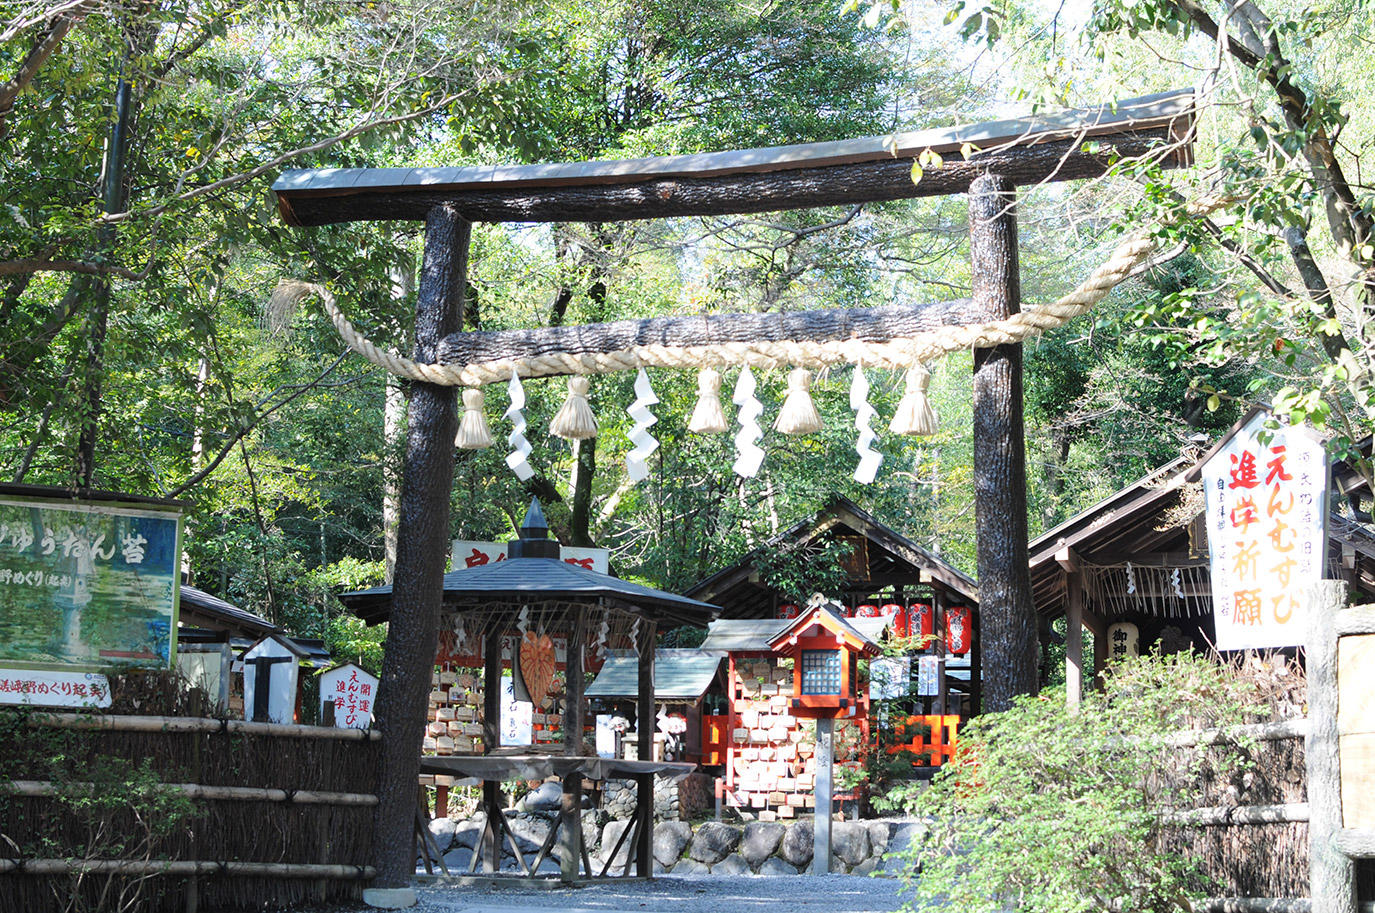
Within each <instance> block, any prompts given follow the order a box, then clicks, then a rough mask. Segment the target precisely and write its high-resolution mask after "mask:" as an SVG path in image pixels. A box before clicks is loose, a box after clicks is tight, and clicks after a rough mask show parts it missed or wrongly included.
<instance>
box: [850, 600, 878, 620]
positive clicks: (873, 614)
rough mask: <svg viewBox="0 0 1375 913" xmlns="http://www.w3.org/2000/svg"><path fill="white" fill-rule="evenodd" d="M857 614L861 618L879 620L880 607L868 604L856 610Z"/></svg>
mask: <svg viewBox="0 0 1375 913" xmlns="http://www.w3.org/2000/svg"><path fill="white" fill-rule="evenodd" d="M855 614H856V615H858V616H859V617H860V618H878V606H876V605H870V604H869V603H867V602H866V603H865V604H864V605H862V606H860V607H859V608H858V609H856V610H855Z"/></svg>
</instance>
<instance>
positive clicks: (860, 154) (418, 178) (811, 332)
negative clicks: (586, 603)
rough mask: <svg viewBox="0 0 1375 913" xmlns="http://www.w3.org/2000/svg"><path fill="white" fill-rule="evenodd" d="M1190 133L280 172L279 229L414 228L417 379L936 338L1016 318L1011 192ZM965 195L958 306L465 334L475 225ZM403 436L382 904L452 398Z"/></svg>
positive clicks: (987, 618) (409, 812) (1012, 494)
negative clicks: (674, 349) (545, 359)
mask: <svg viewBox="0 0 1375 913" xmlns="http://www.w3.org/2000/svg"><path fill="white" fill-rule="evenodd" d="M1193 119H1194V96H1193V92H1192V91H1191V90H1186V91H1182V92H1171V93H1166V94H1162V95H1155V96H1149V97H1146V98H1140V99H1133V100H1130V101H1123V102H1118V103H1116V104H1112V105H1107V106H1103V107H1101V108H1095V109H1086V110H1075V111H1067V112H1062V113H1058V114H1054V115H1048V116H1039V117H1032V118H1026V119H1018V120H1004V121H996V122H992V123H985V124H977V125H972V126H966V127H956V128H951V129H942V130H927V131H920V132H915V133H900V134H896V135H890V136H885V137H871V138H867V139H855V140H844V141H839V142H826V143H810V144H804V145H795V146H781V147H773V148H764V149H750V150H743V151H735V152H719V153H706V154H701V155H685V156H670V157H660V158H647V159H636V160H631V161H614V162H575V163H568V164H551V165H525V166H512V167H504V166H494V167H463V168H363V169H319V170H310V171H293V172H287V173H285V174H283V175H282V177H281V178H280V179H279V180H278V181H277V182H276V184H275V185H274V186H273V189H274V190H275V191H276V193H277V198H278V205H279V208H280V211H281V214H282V217H283V218H284V219H285V220H286V221H287V222H288V223H289V224H292V225H297V226H313V225H325V224H330V223H340V222H352V221H361V220H377V221H390V220H397V219H402V220H424V222H425V252H424V259H423V265H422V270H421V276H420V284H419V291H418V296H417V301H416V318H415V337H416V340H415V351H414V360H415V361H417V362H421V363H437V362H442V363H447V364H454V365H460V366H461V365H463V364H472V363H475V362H485V361H492V360H499V359H502V358H511V357H517V358H518V357H527V356H529V355H531V354H540V353H547V352H550V351H563V352H572V353H584V354H586V353H596V352H599V351H617V350H620V349H623V348H624V347H625V344H626V343H627V341H631V342H634V341H636V340H639V343H638V344H644V342H645V341H649V342H652V343H653V344H657V345H680V346H683V345H703V344H711V343H714V342H728V341H737V340H738V338H739V334H744V335H745V336H746V337H752V336H758V337H760V338H766V339H788V338H793V339H798V338H812V339H815V338H818V334H820V338H826V339H846V338H859V339H865V340H867V341H884V340H888V339H893V338H901V337H904V336H907V335H910V334H911V333H913V332H915V331H918V330H922V329H932V328H936V327H940V326H944V325H955V324H967V323H976V322H992V321H997V320H1001V319H1004V318H1006V317H1007V316H1008V315H1010V314H1013V313H1015V312H1017V311H1018V310H1019V309H1020V282H1019V275H1018V255H1017V225H1016V188H1017V187H1018V186H1026V185H1035V184H1040V183H1046V182H1051V181H1067V180H1076V179H1082V178H1091V177H1097V176H1100V175H1102V174H1104V173H1105V172H1106V171H1107V170H1108V168H1109V167H1110V166H1111V165H1112V163H1114V162H1118V161H1121V160H1124V159H1153V160H1155V161H1158V162H1159V163H1160V164H1161V165H1162V166H1163V167H1183V166H1187V165H1188V164H1190V163H1191V160H1192V142H1193ZM927 150H930V151H934V152H936V153H939V154H941V155H942V156H943V158H944V160H945V161H944V164H942V165H941V166H940V167H938V168H931V169H927V171H926V173H925V175H924V176H923V177H922V179H921V180H920V182H918V183H913V180H912V163H913V161H914V160H916V159H917V158H918V156H920V155H921V154H922V153H923V152H925V151H927ZM968 153H972V154H968ZM965 154H968V155H967V157H965ZM966 192H967V193H969V195H970V200H969V218H970V236H971V244H970V246H971V257H972V261H973V263H972V276H973V294H972V297H971V298H970V299H969V300H965V301H957V302H946V303H942V304H938V305H931V306H918V307H911V308H906V307H901V308H899V307H889V308H873V309H868V310H865V311H855V312H849V313H848V314H846V313H845V312H840V313H837V312H829V313H830V315H831V316H830V317H829V318H827V319H823V320H820V321H817V323H818V325H817V326H813V325H811V324H810V323H809V322H808V321H807V320H806V319H805V318H806V315H802V318H803V319H801V320H799V318H798V315H779V314H771V315H749V316H748V317H746V316H745V315H739V317H738V318H735V317H731V316H722V317H717V318H713V319H711V320H704V319H703V318H701V317H697V318H677V319H667V320H657V321H621V322H619V323H617V324H614V325H604V326H601V327H598V326H592V327H571V328H563V329H559V330H556V329H548V328H546V329H542V330H517V331H509V332H489V333H464V332H462V329H463V328H462V326H461V322H462V314H463V307H462V296H463V292H464V289H465V287H466V272H467V261H468V246H469V238H470V233H471V224H472V223H473V222H475V221H487V222H501V221H515V222H570V221H596V222H609V221H624V220H632V219H652V218H667V217H673V216H700V215H722V214H739V213H752V212H770V211H777V210H784V209H802V208H809V207H816V206H835V205H854V204H858V203H867V202H875V201H880V200H895V199H904V198H913V197H923V196H937V195H945V194H953V193H966ZM817 313H825V312H817ZM798 333H807V334H808V335H807V336H803V337H799V336H798V335H797V334H798ZM1021 358H1022V355H1021V346H1020V345H1003V346H995V347H992V348H980V349H976V350H975V353H974V391H973V396H974V477H975V517H976V519H975V526H976V532H977V537H978V543H977V555H978V574H979V590H980V597H981V599H980V603H981V606H982V610H983V611H982V615H983V619H984V621H983V624H984V631H983V640H984V643H985V644H986V645H987V648H986V649H985V650H984V652H983V658H982V675H983V679H984V685H985V692H984V699H985V701H986V704H985V706H986V707H988V708H989V709H991V710H999V709H1003V708H1005V707H1006V706H1007V705H1008V702H1009V701H1010V699H1011V698H1012V697H1013V696H1014V695H1016V694H1020V693H1026V692H1031V691H1033V690H1035V688H1036V662H1037V631H1036V619H1035V613H1034V609H1033V606H1032V601H1031V593H1030V584H1029V581H1028V573H1027V571H1028V568H1027V519H1026V467H1025V455H1024V440H1023V428H1022V372H1021ZM542 373H545V374H556V373H560V372H559V371H557V370H550V371H544V372H542ZM408 422H409V424H408V431H407V442H406V450H405V464H404V469H403V479H402V486H403V487H402V499H401V512H400V526H399V530H398V538H397V556H396V569H395V583H394V585H393V596H392V599H393V602H392V624H391V625H390V627H389V630H388V634H387V641H386V652H385V657H384V660H383V673H382V684H381V685H380V693H379V701H378V703H377V717H378V719H379V722H380V725H381V726H382V727H383V729H384V733H385V738H384V740H383V751H382V753H383V758H382V766H381V774H380V778H381V782H380V784H379V788H378V797H379V799H380V805H379V806H378V814H377V819H376V828H375V832H374V837H373V846H374V856H375V859H376V867H377V877H376V878H375V880H374V882H373V884H374V886H375V887H380V888H394V887H402V886H405V885H406V884H408V882H409V879H410V876H411V863H412V859H411V841H410V833H411V828H412V826H413V822H414V813H415V802H416V793H415V782H416V777H417V775H418V770H419V759H420V747H421V741H422V739H423V730H424V725H425V713H424V711H425V706H426V695H427V691H428V689H429V677H428V676H427V675H425V676H422V675H417V674H415V670H416V669H418V668H422V669H423V668H428V666H429V664H430V662H431V661H432V659H433V657H434V653H435V645H436V638H437V630H436V628H437V617H438V613H439V606H440V602H441V593H442V577H443V574H444V555H445V550H446V548H447V545H448V532H449V496H450V489H451V487H452V481H453V452H454V436H455V433H456V430H457V424H458V422H457V416H456V412H455V388H454V387H453V386H440V385H436V384H431V383H417V384H416V386H415V388H414V390H413V392H412V395H411V400H410V412H409V420H408ZM645 858H648V856H647V855H646V857H645ZM643 874H648V873H647V872H646V873H643Z"/></svg>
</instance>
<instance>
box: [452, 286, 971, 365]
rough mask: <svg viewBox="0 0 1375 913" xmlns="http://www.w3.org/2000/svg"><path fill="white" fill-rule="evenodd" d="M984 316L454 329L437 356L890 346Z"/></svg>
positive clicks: (458, 360)
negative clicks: (737, 346) (660, 348)
mask: <svg viewBox="0 0 1375 913" xmlns="http://www.w3.org/2000/svg"><path fill="white" fill-rule="evenodd" d="M984 319H988V315H980V314H979V313H977V312H976V311H975V309H974V306H973V304H972V303H971V301H970V300H969V299H968V298H961V299H958V300H955V301H940V302H932V303H930V304H919V305H887V306H884V307H873V308H828V309H818V310H810V311H791V312H787V313H768V314H740V313H727V314H701V315H692V316H674V317H648V318H641V319H637V320H617V321H613V322H610V323H590V324H583V325H581V326H557V327H538V328H535V329H521V330H486V331H475V332H467V333H455V334H453V335H451V336H448V337H446V338H445V339H443V340H442V341H441V342H440V344H439V352H438V354H439V358H438V361H439V362H440V363H441V364H446V365H454V366H464V365H481V364H490V363H493V362H503V361H512V362H526V361H528V360H531V359H538V358H543V357H545V356H553V355H564V356H572V357H575V358H576V357H578V356H584V355H604V354H609V353H613V352H626V351H630V350H634V349H636V348H639V347H645V346H663V347H667V348H678V349H687V348H692V347H694V346H726V345H730V344H731V343H741V344H748V345H754V346H757V345H759V344H760V343H796V344H806V343H824V342H834V341H841V340H858V341H860V342H871V343H886V342H889V341H891V340H895V339H911V338H913V337H915V336H918V335H920V334H923V333H931V332H934V331H936V330H939V329H941V328H942V327H946V326H959V325H962V324H969V323H974V322H977V321H980V320H984ZM875 366H876V367H882V366H883V365H875ZM521 373H522V374H523V375H526V376H531V375H543V376H553V375H558V374H564V373H571V372H568V371H565V370H559V369H557V368H552V369H545V370H539V371H531V372H528V373H527V371H526V370H524V369H523V370H522V371H521Z"/></svg>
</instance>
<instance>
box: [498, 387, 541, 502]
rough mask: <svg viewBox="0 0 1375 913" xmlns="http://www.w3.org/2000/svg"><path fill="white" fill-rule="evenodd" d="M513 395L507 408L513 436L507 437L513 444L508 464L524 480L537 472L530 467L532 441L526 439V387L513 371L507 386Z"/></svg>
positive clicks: (508, 455)
mask: <svg viewBox="0 0 1375 913" xmlns="http://www.w3.org/2000/svg"><path fill="white" fill-rule="evenodd" d="M506 390H507V392H508V393H509V394H510V396H511V406H510V408H508V409H507V410H506V415H505V416H504V417H505V418H508V419H510V420H511V436H510V437H508V438H507V439H506V443H508V444H510V445H511V452H510V453H509V454H507V455H506V465H507V466H510V467H511V471H512V472H514V473H515V474H516V478H518V479H520V480H521V481H522V482H524V481H525V480H526V479H529V478H530V477H531V476H533V475H534V474H535V470H533V469H531V468H530V451H531V449H532V448H531V447H530V442H529V441H528V440H526V439H525V413H524V412H523V411H522V410H523V409H524V408H525V387H524V386H522V385H521V382H520V375H519V374H517V373H515V372H514V371H512V372H511V383H510V384H508V385H507V387H506Z"/></svg>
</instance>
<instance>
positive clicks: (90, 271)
mask: <svg viewBox="0 0 1375 913" xmlns="http://www.w3.org/2000/svg"><path fill="white" fill-rule="evenodd" d="M152 268H153V264H152V261H149V263H148V265H147V266H145V267H144V268H143V269H142V270H140V271H138V272H134V271H133V270H131V269H129V268H128V267H127V266H118V265H116V264H114V263H92V262H91V261H89V260H44V259H40V258H29V259H20V260H0V276H22V275H26V274H33V273H80V274H82V275H85V276H118V277H119V278H121V279H128V280H130V281H132V282H142V281H143V280H144V279H147V278H148V273H149V271H151V270H152Z"/></svg>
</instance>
